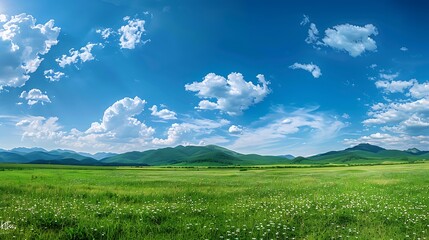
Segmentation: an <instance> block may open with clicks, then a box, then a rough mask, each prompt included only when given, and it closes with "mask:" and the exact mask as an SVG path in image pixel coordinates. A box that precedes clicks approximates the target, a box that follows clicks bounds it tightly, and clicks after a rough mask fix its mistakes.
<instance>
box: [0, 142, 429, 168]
mask: <svg viewBox="0 0 429 240" xmlns="http://www.w3.org/2000/svg"><path fill="white" fill-rule="evenodd" d="M96 155H97V154H96ZM96 155H92V154H81V153H77V152H74V151H70V150H60V149H58V150H53V151H46V150H44V149H40V148H16V149H12V150H10V151H6V150H2V151H0V163H36V164H67V165H88V166H125V165H128V166H169V165H173V166H237V165H240V166H249V165H267V164H316V165H317V164H379V163H388V162H413V161H417V160H429V151H420V150H419V149H416V148H411V149H408V150H406V151H400V150H389V149H384V148H381V147H378V146H374V145H371V144H367V143H362V144H359V145H357V146H354V147H351V148H347V149H344V150H342V151H331V152H326V153H322V154H318V155H315V156H311V157H296V158H293V159H288V158H287V157H292V156H288V155H283V156H262V155H258V154H241V153H237V152H234V151H231V150H229V149H226V148H223V147H219V146H215V145H208V146H177V147H167V148H161V149H154V150H148V151H144V152H127V153H123V154H112V153H100V154H99V155H98V156H103V155H105V156H107V157H105V158H103V159H101V160H97V159H94V158H93V157H88V156H96Z"/></svg>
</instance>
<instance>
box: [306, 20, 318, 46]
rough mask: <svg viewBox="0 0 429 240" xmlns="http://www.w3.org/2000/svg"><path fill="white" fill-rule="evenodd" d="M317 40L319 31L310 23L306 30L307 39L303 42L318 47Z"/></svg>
mask: <svg viewBox="0 0 429 240" xmlns="http://www.w3.org/2000/svg"><path fill="white" fill-rule="evenodd" d="M318 40H319V30H318V29H317V27H316V24H314V23H311V24H310V28H309V29H308V37H307V38H306V39H305V42H306V43H308V44H316V45H320V44H321V42H319V41H318Z"/></svg>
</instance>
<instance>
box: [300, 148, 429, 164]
mask: <svg viewBox="0 0 429 240" xmlns="http://www.w3.org/2000/svg"><path fill="white" fill-rule="evenodd" d="M425 159H429V152H421V151H415V150H412V151H410V150H407V151H400V150H388V149H384V148H382V147H378V146H375V145H371V144H368V143H362V144H359V145H357V146H354V147H351V148H347V149H345V150H342V151H331V152H327V153H322V154H318V155H315V156H311V157H308V158H307V159H306V160H305V161H301V163H304V164H327V163H339V164H367V163H368V164H370V163H383V162H407V161H416V160H425Z"/></svg>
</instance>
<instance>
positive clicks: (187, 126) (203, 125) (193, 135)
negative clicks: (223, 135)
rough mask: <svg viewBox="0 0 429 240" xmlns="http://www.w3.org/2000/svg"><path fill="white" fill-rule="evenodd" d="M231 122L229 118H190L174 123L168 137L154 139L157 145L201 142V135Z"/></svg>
mask: <svg viewBox="0 0 429 240" xmlns="http://www.w3.org/2000/svg"><path fill="white" fill-rule="evenodd" d="M227 124H229V121H228V120H225V119H220V120H217V121H215V120H210V119H189V120H187V121H186V122H184V123H180V124H179V123H173V124H172V125H171V127H170V128H169V129H168V131H167V138H165V139H160V138H155V139H153V141H152V143H153V144H155V145H175V144H179V143H181V144H184V145H189V144H199V143H200V142H201V140H199V139H200V137H201V136H208V135H210V134H211V133H212V132H213V131H214V130H215V129H217V128H220V127H223V126H225V125H227Z"/></svg>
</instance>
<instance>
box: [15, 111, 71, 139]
mask: <svg viewBox="0 0 429 240" xmlns="http://www.w3.org/2000/svg"><path fill="white" fill-rule="evenodd" d="M57 121H58V118H57V117H51V118H45V117H27V118H24V119H22V120H20V121H19V122H18V123H16V126H17V127H19V128H20V129H21V130H22V131H23V132H22V139H31V140H33V141H35V142H38V141H39V140H55V139H58V138H60V137H61V136H62V135H63V134H64V132H62V131H60V130H61V128H62V127H61V126H60V125H59V124H58V122H57Z"/></svg>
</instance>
